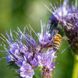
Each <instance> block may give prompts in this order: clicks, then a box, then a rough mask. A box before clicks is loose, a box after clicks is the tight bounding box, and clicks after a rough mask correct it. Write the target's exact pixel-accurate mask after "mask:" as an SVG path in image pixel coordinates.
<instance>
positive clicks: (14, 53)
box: [6, 29, 56, 78]
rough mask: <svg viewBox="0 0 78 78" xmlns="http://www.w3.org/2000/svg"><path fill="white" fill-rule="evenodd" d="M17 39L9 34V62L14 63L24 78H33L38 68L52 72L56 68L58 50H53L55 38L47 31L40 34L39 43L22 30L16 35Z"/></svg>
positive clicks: (7, 38) (7, 39)
mask: <svg viewBox="0 0 78 78" xmlns="http://www.w3.org/2000/svg"><path fill="white" fill-rule="evenodd" d="M16 34H17V37H16V39H15V38H13V36H12V33H11V32H10V35H8V34H7V37H6V41H7V43H8V48H6V49H7V52H8V55H7V61H8V63H10V62H14V63H15V64H16V65H17V66H18V67H19V74H20V77H22V78H33V76H34V74H35V72H34V69H35V68H36V67H38V66H40V67H42V68H44V67H45V68H47V69H48V70H49V71H52V70H53V69H54V68H55V62H54V59H55V58H56V56H55V53H56V50H55V49H54V48H53V46H52V44H53V37H52V35H51V34H49V33H48V32H47V31H45V32H44V33H42V32H41V33H39V35H38V41H36V40H35V39H34V38H33V37H32V36H30V35H29V34H27V33H23V32H22V31H21V30H20V29H18V32H17V33H16Z"/></svg>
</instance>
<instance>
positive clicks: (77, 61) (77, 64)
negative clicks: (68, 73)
mask: <svg viewBox="0 0 78 78" xmlns="http://www.w3.org/2000/svg"><path fill="white" fill-rule="evenodd" d="M72 78H78V55H75V57H74V69H73V75H72Z"/></svg>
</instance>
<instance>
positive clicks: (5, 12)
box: [0, 0, 73, 78]
mask: <svg viewBox="0 0 78 78" xmlns="http://www.w3.org/2000/svg"><path fill="white" fill-rule="evenodd" d="M61 1H62V0H61ZM43 3H44V4H46V5H49V4H50V3H52V4H53V3H56V4H57V5H58V4H59V3H60V0H0V33H5V32H9V30H10V29H11V30H12V31H14V30H16V29H17V27H20V28H21V29H23V28H24V27H25V26H26V25H29V24H31V25H32V27H33V28H34V30H35V31H36V32H38V31H40V20H43V21H44V22H46V23H47V22H48V18H49V16H50V15H51V13H50V12H49V11H48V10H47V9H46V8H45V7H44V5H43ZM67 47H68V42H67V41H66V40H63V42H62V45H61V48H60V50H59V51H58V57H57V64H56V69H55V71H54V73H53V76H54V77H53V78H71V76H72V69H73V54H72V51H71V49H70V48H68V49H66V48H67ZM65 49H66V50H65ZM64 50H65V51H64ZM62 51H64V52H63V53H62ZM1 54H3V55H4V53H1ZM1 54H0V57H1V56H3V55H1ZM38 73H39V72H38ZM36 77H37V78H40V76H39V75H38V76H36ZM0 78H18V76H17V74H16V72H15V70H14V69H13V68H11V67H9V66H8V65H7V62H6V60H5V58H3V59H2V60H1V61H0Z"/></svg>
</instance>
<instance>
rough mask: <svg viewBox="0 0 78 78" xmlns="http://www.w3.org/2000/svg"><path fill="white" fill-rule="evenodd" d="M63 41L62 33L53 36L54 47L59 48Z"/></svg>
mask: <svg viewBox="0 0 78 78" xmlns="http://www.w3.org/2000/svg"><path fill="white" fill-rule="evenodd" d="M61 41H62V36H61V35H60V34H56V35H55V36H54V38H53V48H54V49H56V50H58V49H59V47H60V44H61Z"/></svg>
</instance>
